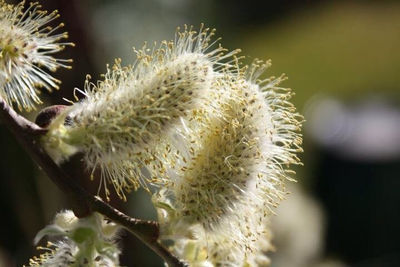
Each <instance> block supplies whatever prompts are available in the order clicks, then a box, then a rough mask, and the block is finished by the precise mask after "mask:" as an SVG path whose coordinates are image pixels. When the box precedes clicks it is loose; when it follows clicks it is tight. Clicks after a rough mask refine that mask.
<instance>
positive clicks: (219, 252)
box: [156, 61, 302, 266]
mask: <svg viewBox="0 0 400 267" xmlns="http://www.w3.org/2000/svg"><path fill="white" fill-rule="evenodd" d="M268 65H269V62H267V63H262V62H260V61H255V62H254V63H253V64H252V66H251V67H244V68H242V69H241V70H240V71H239V72H238V73H237V74H232V73H228V74H226V75H225V76H224V77H223V78H221V79H222V81H221V82H220V83H219V84H220V86H221V87H220V95H219V98H218V102H219V103H220V104H219V105H220V114H218V116H214V117H213V116H212V115H211V116H210V118H211V119H209V121H208V123H205V124H206V125H207V124H208V125H207V126H204V125H203V126H200V128H199V124H198V123H197V122H196V123H190V122H188V123H187V124H186V127H187V128H188V129H189V130H188V132H187V133H186V136H189V137H186V138H187V139H188V148H186V149H185V150H186V151H185V152H183V153H181V154H182V155H183V154H185V153H187V154H188V156H186V159H185V158H184V157H182V160H181V161H179V162H178V163H177V164H176V168H175V170H174V173H175V176H172V177H175V178H174V179H172V181H171V182H170V183H167V188H166V189H164V193H163V194H160V196H161V198H160V199H158V200H156V203H157V201H158V202H159V203H164V204H165V203H168V205H167V206H168V209H166V211H167V213H168V212H170V213H171V214H168V215H167V216H169V217H170V218H169V220H168V219H167V220H166V223H165V224H164V226H166V228H168V231H167V236H166V238H167V239H169V238H171V236H173V235H174V232H175V233H179V232H181V233H182V232H183V231H182V227H186V228H190V225H196V224H197V225H201V229H202V230H201V231H197V232H198V233H197V235H196V237H195V238H192V239H191V238H189V240H191V241H190V242H193V240H196V241H195V244H196V246H197V249H199V250H202V249H205V250H206V251H207V255H208V257H207V259H208V261H209V262H211V263H213V264H216V265H218V264H222V265H223V266H241V265H243V264H244V263H245V262H246V263H250V262H253V263H254V262H260V261H264V262H265V259H264V258H263V256H262V251H263V250H267V249H269V247H268V244H267V245H266V246H264V247H262V246H261V247H260V242H261V241H262V240H263V239H265V236H268V233H269V231H268V226H267V225H268V221H269V217H270V216H271V214H272V213H273V208H274V207H275V206H276V205H278V204H279V202H280V200H281V199H283V198H284V195H285V194H286V189H285V180H287V179H290V178H289V176H288V174H289V173H290V172H291V171H290V170H287V166H288V165H290V164H299V163H300V161H299V159H298V158H297V156H296V155H295V153H296V152H299V151H301V148H300V144H301V136H300V134H299V133H298V131H299V130H300V126H301V120H302V118H301V116H300V115H298V114H297V113H295V109H294V107H293V105H292V104H291V103H290V102H288V100H289V99H290V97H291V95H292V93H291V92H290V90H289V89H284V88H281V87H278V84H279V83H280V82H281V81H282V80H283V79H284V78H283V77H279V78H270V79H266V80H258V77H259V75H261V74H262V73H263V71H264V70H265V68H266V67H267V66H268ZM183 135H184V134H183ZM191 135H192V136H191ZM158 205H160V204H158ZM161 206H162V204H161ZM164 221H165V220H164ZM174 225H175V227H176V229H171V228H174ZM179 238H182V237H179ZM179 238H178V239H179ZM172 239H174V238H173V237H172ZM188 242H189V241H188ZM181 243H182V242H181ZM182 256H183V257H185V255H182ZM260 264H261V263H260Z"/></svg>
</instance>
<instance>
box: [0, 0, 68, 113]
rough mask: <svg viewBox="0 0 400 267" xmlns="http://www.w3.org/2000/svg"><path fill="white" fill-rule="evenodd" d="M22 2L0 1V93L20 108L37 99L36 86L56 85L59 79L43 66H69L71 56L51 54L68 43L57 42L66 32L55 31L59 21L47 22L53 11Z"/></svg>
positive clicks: (63, 37) (29, 106)
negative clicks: (25, 5) (11, 3)
mask: <svg viewBox="0 0 400 267" xmlns="http://www.w3.org/2000/svg"><path fill="white" fill-rule="evenodd" d="M24 4H25V2H24V1H22V2H20V3H19V4H17V5H15V6H13V5H9V4H7V3H5V2H4V0H1V1H0V96H1V97H2V98H3V99H4V100H5V101H7V103H8V104H12V103H16V104H17V106H18V108H19V109H20V110H22V109H25V110H28V111H29V110H31V109H32V108H34V107H35V104H38V103H41V101H40V98H39V97H38V92H39V91H38V89H37V88H39V87H44V88H45V89H47V90H48V91H51V90H52V88H55V89H57V88H58V84H59V83H60V81H59V80H57V79H55V78H54V77H52V76H51V75H49V74H48V73H47V72H46V71H45V70H43V69H47V70H49V71H55V70H56V69H57V68H59V67H64V68H69V66H68V63H70V62H71V60H65V59H57V58H54V57H53V54H54V53H57V52H59V51H61V50H63V49H64V47H65V46H71V45H73V44H72V43H68V42H61V41H60V40H62V39H65V38H67V33H59V34H55V33H54V32H56V31H57V30H58V29H59V28H61V27H63V24H62V23H61V24H59V25H58V26H56V27H54V28H52V27H51V26H49V25H48V24H49V23H50V22H51V21H53V20H54V19H56V18H58V17H59V15H58V13H57V11H54V12H52V13H47V12H46V11H42V10H40V8H41V6H40V5H39V4H38V3H31V4H30V6H29V7H28V8H26V9H24Z"/></svg>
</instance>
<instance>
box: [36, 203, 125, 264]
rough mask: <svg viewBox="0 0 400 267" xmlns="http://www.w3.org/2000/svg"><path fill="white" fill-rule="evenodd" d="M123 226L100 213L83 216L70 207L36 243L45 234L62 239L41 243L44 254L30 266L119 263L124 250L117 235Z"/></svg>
mask: <svg viewBox="0 0 400 267" xmlns="http://www.w3.org/2000/svg"><path fill="white" fill-rule="evenodd" d="M119 229H120V227H119V226H117V225H116V224H114V223H112V222H108V221H106V220H105V219H104V217H103V216H102V215H100V214H98V213H94V214H92V215H91V216H88V217H86V218H81V219H79V218H77V217H75V215H74V214H73V212H72V211H70V210H66V211H62V212H60V213H58V214H57V215H56V218H55V220H54V223H53V224H51V225H48V226H46V227H45V228H44V229H42V230H41V231H40V232H39V233H38V234H37V236H36V237H35V243H37V242H38V241H40V239H42V238H43V237H44V236H52V237H54V236H55V237H58V238H61V239H59V240H58V241H56V242H48V243H47V247H38V249H39V250H40V251H41V252H42V254H41V255H40V256H38V257H33V258H32V259H30V261H29V266H32V267H39V266H41V267H53V266H65V267H68V266H70V267H73V266H93V267H117V266H119V255H120V253H121V251H120V250H119V248H118V246H117V245H116V244H115V239H116V237H117V235H118V230H119Z"/></svg>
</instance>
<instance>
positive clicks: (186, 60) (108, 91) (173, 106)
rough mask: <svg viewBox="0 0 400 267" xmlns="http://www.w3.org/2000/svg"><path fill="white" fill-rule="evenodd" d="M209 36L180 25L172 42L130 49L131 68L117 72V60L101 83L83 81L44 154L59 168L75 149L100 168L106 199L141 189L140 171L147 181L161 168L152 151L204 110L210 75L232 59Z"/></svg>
mask: <svg viewBox="0 0 400 267" xmlns="http://www.w3.org/2000/svg"><path fill="white" fill-rule="evenodd" d="M213 34H214V31H210V30H209V29H204V28H201V29H200V32H199V33H197V32H195V31H193V30H192V29H191V28H190V29H188V28H186V27H185V30H184V31H183V32H178V33H177V34H176V38H175V41H171V42H167V41H164V42H161V44H160V46H159V47H158V48H152V49H149V48H147V47H146V46H144V47H143V48H142V49H141V50H139V51H136V54H137V61H136V63H135V64H134V65H133V66H128V67H122V66H121V64H120V61H119V60H117V61H116V64H115V65H114V66H113V67H112V68H108V71H107V73H106V74H105V76H104V81H101V82H98V83H97V85H94V84H92V83H90V82H89V81H88V80H87V82H86V85H85V92H84V94H85V95H86V98H85V99H84V100H82V101H81V102H78V103H75V104H74V105H73V106H71V107H70V108H69V109H67V111H66V112H65V113H64V115H63V116H60V118H59V119H58V120H55V121H53V123H52V125H50V127H49V134H48V136H47V140H45V146H46V147H47V150H48V151H50V153H51V151H56V153H51V154H52V155H54V156H53V158H55V160H56V161H58V162H60V161H62V160H63V159H64V158H68V156H70V154H71V153H70V152H72V153H74V152H75V151H74V150H73V149H69V148H71V147H72V148H73V147H75V148H77V150H79V151H82V152H83V153H84V161H85V163H86V165H87V167H88V168H89V169H93V170H94V169H96V168H98V169H100V170H101V173H102V178H101V184H103V185H104V186H105V191H106V195H108V193H109V192H108V189H107V187H106V186H107V184H108V183H112V184H113V186H114V188H115V190H116V192H117V193H118V194H119V195H120V196H121V197H122V198H125V192H127V191H130V190H131V189H136V188H138V187H139V185H142V186H143V187H145V188H146V187H147V180H148V179H149V177H144V176H143V174H142V172H143V168H145V167H147V170H148V171H149V172H150V179H151V178H153V177H155V176H156V175H160V174H161V175H162V174H164V172H165V169H166V167H165V166H164V165H163V164H162V160H158V159H157V156H156V155H155V154H162V153H160V151H157V149H153V148H154V147H158V144H159V143H160V142H162V139H163V138H164V137H165V136H167V135H168V132H170V131H174V128H175V127H176V126H177V125H178V123H179V121H180V119H182V118H186V117H188V116H189V115H190V114H191V113H192V111H193V110H196V109H197V108H199V107H201V106H203V105H204V103H205V102H206V101H207V100H208V99H207V98H208V97H209V91H210V90H211V89H212V87H213V83H214V80H215V78H216V77H217V76H218V75H219V73H218V72H216V71H217V70H219V69H221V68H229V66H230V65H229V62H228V63H223V62H221V60H223V59H226V58H229V57H232V55H234V54H235V53H237V51H233V52H230V53H227V54H224V52H225V49H223V48H222V47H220V46H219V47H217V48H213V45H214V43H215V42H213V43H211V37H212V36H213ZM66 118H68V119H67V121H68V123H67V125H65V124H66V123H65V119H66ZM150 150H152V151H157V152H156V153H150ZM60 151H61V153H60ZM63 152H65V153H63ZM57 153H58V154H57Z"/></svg>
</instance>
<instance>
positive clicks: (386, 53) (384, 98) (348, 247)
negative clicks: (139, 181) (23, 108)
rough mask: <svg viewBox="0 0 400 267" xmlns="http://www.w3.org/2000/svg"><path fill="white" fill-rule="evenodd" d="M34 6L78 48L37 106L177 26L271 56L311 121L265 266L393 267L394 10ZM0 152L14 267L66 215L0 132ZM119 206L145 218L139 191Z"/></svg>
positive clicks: (175, 0)
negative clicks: (57, 85) (202, 29)
mask: <svg viewBox="0 0 400 267" xmlns="http://www.w3.org/2000/svg"><path fill="white" fill-rule="evenodd" d="M9 2H10V1H9ZM15 2H16V1H15ZM41 2H42V4H43V6H44V8H45V9H48V10H53V9H58V10H59V12H60V14H61V18H62V21H63V22H65V24H66V27H65V29H66V30H67V31H68V32H69V34H70V40H71V41H73V42H74V43H75V44H76V47H75V48H67V49H66V50H65V51H64V52H63V53H62V55H60V57H65V58H68V57H69V58H73V59H74V63H73V69H72V71H71V70H69V71H68V70H60V71H58V72H57V73H56V74H55V76H56V77H57V78H59V79H60V80H62V81H63V84H62V88H61V90H59V91H57V92H54V93H53V94H47V93H43V97H44V98H45V99H46V102H47V105H50V104H65V103H66V102H65V101H63V98H67V99H72V98H73V88H75V87H78V88H83V84H84V80H85V76H86V74H91V75H92V77H93V78H94V79H98V78H99V77H100V74H101V73H104V72H105V65H106V64H107V63H113V60H114V58H122V60H123V61H122V62H123V63H125V64H129V63H132V62H133V60H134V54H133V52H132V46H136V47H140V46H142V44H143V42H144V41H147V42H148V43H152V42H153V41H160V40H163V39H167V40H170V39H172V38H173V35H174V32H175V29H176V27H177V26H182V25H183V24H189V25H194V26H198V25H200V23H202V22H203V23H205V24H206V26H208V27H212V28H214V27H215V28H217V35H218V36H222V37H223V39H222V41H221V42H222V44H223V45H224V46H225V47H227V48H229V49H234V48H241V49H242V50H243V55H246V56H248V57H247V58H246V60H247V62H251V61H252V59H254V58H261V59H271V60H272V67H271V69H270V70H269V71H268V74H267V75H275V76H277V75H280V74H281V73H286V74H287V75H288V77H289V80H287V81H285V82H284V84H283V86H284V87H290V88H293V89H294V91H295V92H296V95H295V97H294V98H293V99H292V101H293V102H294V103H295V105H296V107H297V108H298V111H299V112H300V113H302V114H303V115H305V117H306V120H307V122H306V123H305V124H304V130H303V134H304V149H305V152H304V153H303V154H302V155H301V158H302V159H303V162H304V164H305V166H304V167H301V168H297V169H296V170H297V173H298V174H297V179H298V183H297V184H293V185H291V186H290V188H291V191H292V192H293V193H292V194H291V195H289V197H288V200H286V201H284V202H283V203H282V205H281V207H280V208H279V210H278V212H277V213H278V215H277V216H275V217H274V218H273V231H274V244H275V245H276V252H273V253H270V254H269V255H270V257H271V259H272V266H276V267H291V266H294V267H297V266H304V267H306V266H360V267H367V266H368V267H369V266H400V242H398V240H399V239H400V229H399V225H400V51H399V47H400V1H383V0H382V1H361V0H360V1H311V0H309V1H300V0H293V1H290V0H283V1H252V0H247V1H228V0H220V1H217V0H202V1H200V0H132V1H129V0H86V1H83V0H47V1H46V0H43V1H41ZM43 107H44V106H43ZM25 115H26V116H27V117H28V118H30V119H32V120H33V119H34V118H35V116H36V112H31V113H28V114H25ZM0 146H1V147H2V149H3V151H4V152H3V156H2V160H1V161H0V209H1V210H2V213H1V214H2V219H1V221H0V224H1V225H0V266H21V265H22V264H26V263H28V259H29V258H30V257H31V256H32V255H34V254H37V251H35V249H34V246H33V244H32V241H33V238H34V236H35V234H36V233H37V232H38V230H40V229H41V228H43V227H44V226H45V225H46V224H48V223H49V222H50V221H51V220H52V218H53V216H54V214H55V212H57V211H59V210H61V209H63V208H66V207H68V206H67V204H66V202H65V199H64V196H63V194H62V192H60V191H59V190H58V189H57V188H56V187H55V185H53V184H52V183H51V182H50V181H49V180H48V179H47V177H45V176H44V175H43V174H42V172H41V171H40V170H39V169H38V168H37V166H35V164H34V163H32V161H31V160H30V158H29V157H28V156H27V155H26V154H25V153H24V151H23V150H22V149H21V148H20V147H19V145H18V144H17V143H16V141H15V140H14V138H13V136H11V135H10V134H9V133H8V131H7V130H6V129H4V127H2V126H1V127H0ZM92 186H93V187H94V188H96V184H95V183H92ZM115 205H118V207H119V208H121V209H123V210H124V211H125V212H127V213H128V214H130V215H134V216H137V217H140V218H149V219H150V218H155V212H154V209H153V208H152V206H151V204H150V201H149V196H147V195H146V194H145V193H143V192H137V193H134V194H132V196H131V198H130V199H129V201H128V203H117V202H115ZM122 240H123V242H121V246H122V247H123V248H124V249H123V251H124V254H123V257H122V259H121V260H122V264H123V265H125V266H163V265H162V262H161V261H160V260H159V259H158V257H157V256H155V255H154V254H153V253H152V252H151V251H150V250H149V249H147V248H146V247H144V246H143V245H142V244H141V243H140V242H138V241H137V240H136V239H135V238H134V237H131V236H130V235H127V234H123V235H122Z"/></svg>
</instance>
